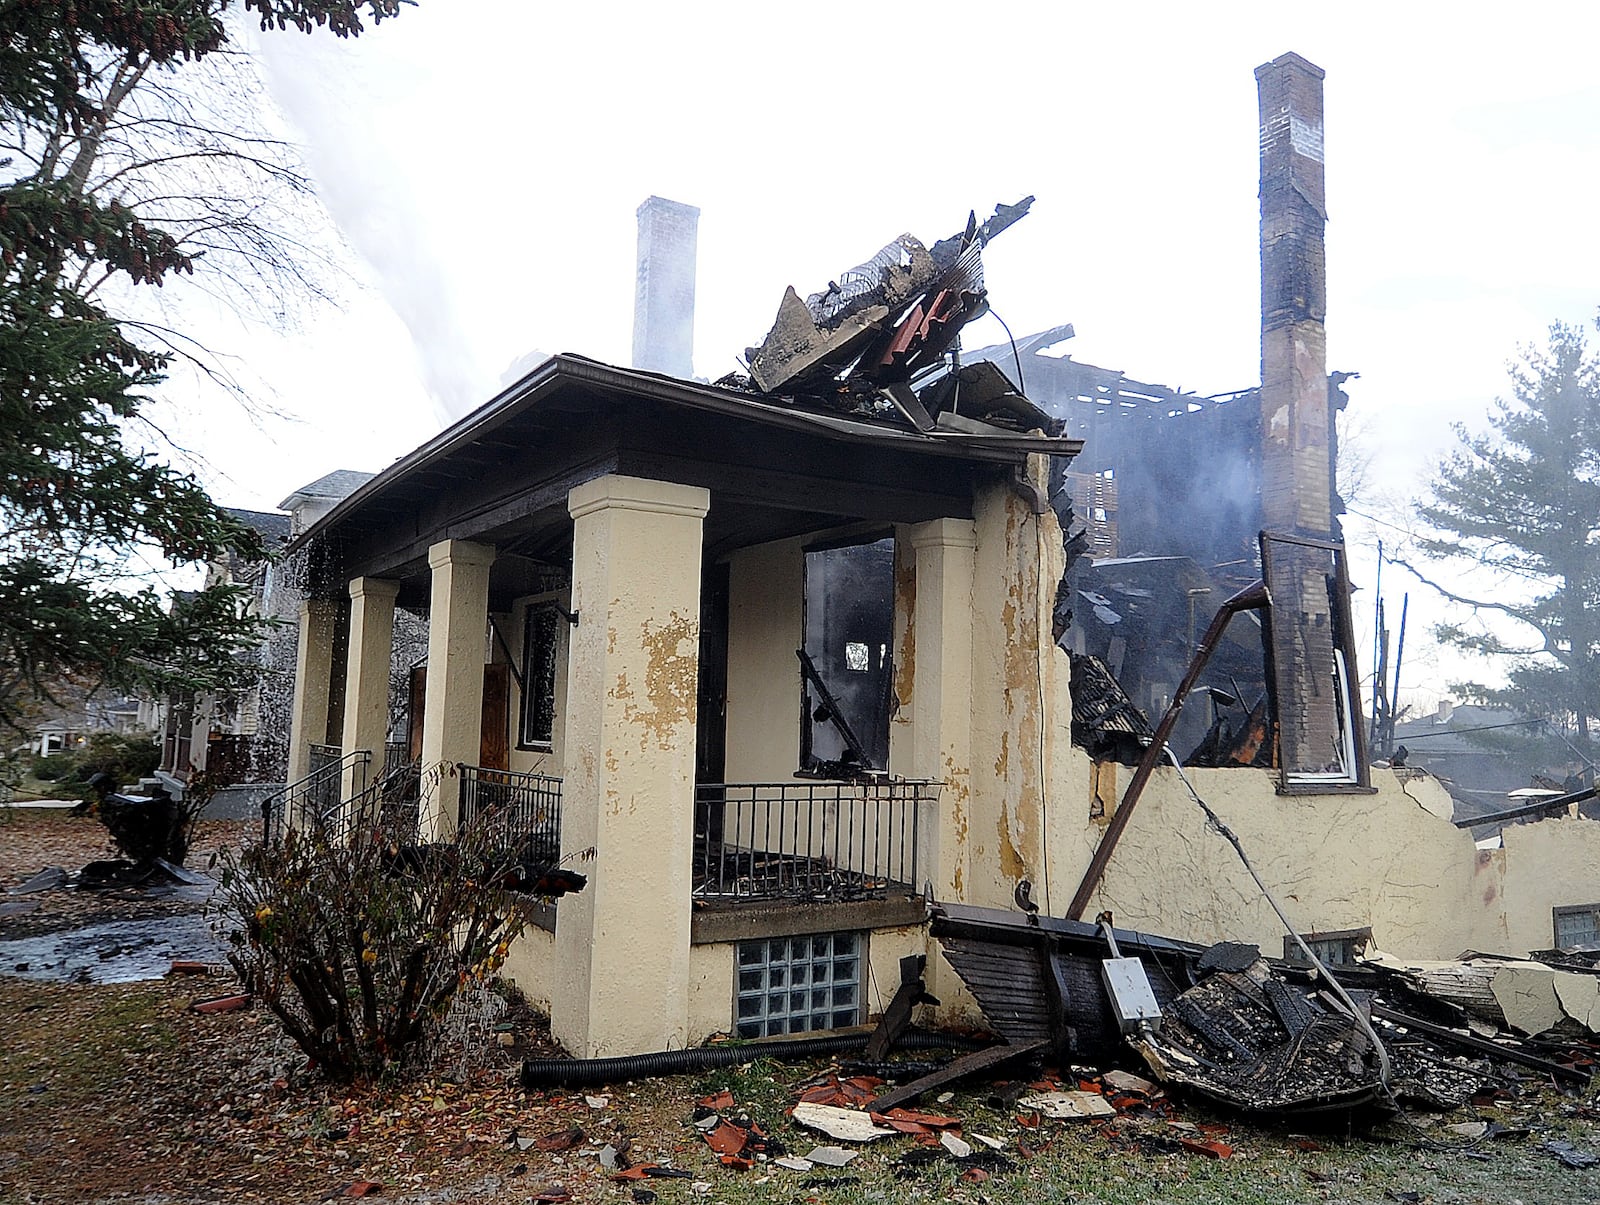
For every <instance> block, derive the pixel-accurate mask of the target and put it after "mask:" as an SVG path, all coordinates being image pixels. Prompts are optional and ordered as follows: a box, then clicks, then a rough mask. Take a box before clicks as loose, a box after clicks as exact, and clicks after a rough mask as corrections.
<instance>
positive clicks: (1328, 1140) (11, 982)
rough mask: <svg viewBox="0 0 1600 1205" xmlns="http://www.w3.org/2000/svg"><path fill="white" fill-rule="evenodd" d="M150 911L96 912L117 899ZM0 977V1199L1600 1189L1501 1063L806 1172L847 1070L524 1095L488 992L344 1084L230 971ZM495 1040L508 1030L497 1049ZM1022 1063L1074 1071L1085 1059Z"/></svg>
mask: <svg viewBox="0 0 1600 1205" xmlns="http://www.w3.org/2000/svg"><path fill="white" fill-rule="evenodd" d="M239 836H240V834H238V833H229V832H227V831H225V830H222V829H220V828H218V829H217V830H215V831H213V832H211V833H203V834H202V839H201V840H202V844H203V845H206V846H208V847H209V846H214V845H215V844H216V843H218V842H221V841H223V840H228V839H238V837H239ZM104 853H105V850H104V848H103V842H102V840H101V836H100V834H99V832H98V826H96V825H95V824H94V823H93V821H82V820H74V819H72V818H69V817H64V816H60V815H59V814H57V815H53V816H50V817H48V818H43V819H36V820H30V821H26V822H22V823H21V824H20V825H19V824H10V825H8V826H7V827H5V828H4V829H0V883H3V884H4V885H11V884H14V883H16V882H18V881H20V880H21V879H23V878H25V877H27V875H28V874H31V873H32V872H33V871H35V870H37V869H38V868H39V866H40V865H46V864H55V865H63V866H66V867H68V868H72V867H74V866H77V865H81V864H82V863H83V862H85V861H88V860H90V859H91V858H95V857H100V856H103V855H104ZM204 860H205V859H204V857H203V856H202V857H200V858H198V859H195V860H192V864H194V865H201V866H203V865H204ZM50 894H51V895H58V894H66V893H62V892H55V893H50ZM140 906H141V905H140V904H139V903H138V901H134V900H113V901H102V902H101V903H100V904H99V905H97V907H99V908H101V909H103V910H111V911H114V912H116V914H117V915H118V916H126V915H128V913H127V912H126V911H117V910H119V909H126V908H132V909H137V908H139V907H140ZM189 906H190V907H193V906H194V905H192V904H191V905H189ZM79 907H80V905H79V902H78V901H75V900H63V901H56V900H51V901H49V903H48V905H47V909H48V910H41V912H40V913H35V914H34V915H33V916H31V917H27V918H20V919H24V920H28V921H30V922H31V923H32V924H34V925H38V924H40V923H44V922H45V921H49V922H50V923H54V924H58V925H78V924H81V923H83V920H84V914H81V913H80V911H79ZM16 919H17V918H13V919H11V920H0V940H3V939H5V938H6V937H8V936H12V935H14V934H13V933H12V932H11V931H10V926H12V925H13V924H15V923H16ZM4 969H5V968H0V1203H3V1205H12V1203H16V1205H22V1203H28V1205H44V1203H52V1205H53V1203H55V1202H101V1201H121V1200H135V1201H141V1202H148V1203H149V1205H155V1203H157V1202H160V1203H162V1205H188V1203H194V1205H199V1203H202V1202H220V1201H223V1200H239V1199H244V1200H265V1201H284V1202H290V1201H319V1200H331V1199H339V1198H343V1197H348V1196H356V1195H375V1196H376V1197H377V1199H378V1200H380V1201H384V1200H387V1201H391V1202H411V1203H415V1205H424V1203H427V1205H433V1203H444V1202H455V1201H510V1202H519V1203H520V1202H532V1201H540V1202H559V1201H565V1200H571V1201H596V1202H618V1203H620V1205H652V1203H656V1202H659V1205H679V1203H694V1202H724V1203H728V1205H737V1203H740V1202H748V1201H758V1200H759V1201H775V1202H783V1203H785V1205H788V1203H794V1205H815V1203H819V1202H844V1203H847V1205H869V1203H871V1205H883V1203H886V1202H897V1201H902V1200H923V1199H927V1200H935V1199H937V1200H952V1201H959V1202H970V1203H972V1205H987V1203H994V1202H1006V1201H1018V1202H1020V1201H1029V1202H1032V1201H1047V1202H1063V1203H1066V1202H1073V1203H1075V1205H1083V1203H1091V1202H1104V1203H1107V1205H1134V1203H1136V1202H1137V1203H1143V1202H1148V1201H1163V1202H1166V1201H1170V1202H1194V1203H1200V1202H1206V1203H1211V1202H1260V1203H1262V1205H1265V1203H1268V1202H1271V1203H1272V1205H1280V1203H1282V1202H1319V1203H1320V1202H1332V1203H1335V1205H1337V1203H1343V1202H1384V1201H1400V1202H1419V1203H1423V1202H1439V1203H1445V1202H1449V1203H1462V1205H1465V1203H1469V1202H1471V1203H1488V1202H1496V1203H1501V1205H1509V1203H1511V1202H1521V1203H1522V1205H1563V1203H1565V1202H1578V1201H1595V1200H1600V1167H1591V1168H1588V1169H1581V1170H1580V1169H1572V1168H1569V1167H1566V1166H1564V1165H1563V1164H1562V1162H1561V1161H1560V1159H1559V1158H1558V1154H1557V1153H1556V1150H1553V1149H1551V1146H1550V1145H1549V1144H1562V1143H1565V1144H1568V1145H1569V1147H1570V1149H1571V1150H1573V1151H1575V1152H1577V1153H1578V1154H1579V1155H1581V1154H1583V1153H1586V1152H1595V1153H1600V1108H1597V1100H1596V1097H1595V1094H1594V1090H1593V1089H1590V1090H1588V1091H1584V1092H1575V1091H1561V1090H1558V1089H1556V1088H1554V1087H1552V1086H1550V1085H1546V1084H1541V1083H1538V1082H1537V1081H1536V1080H1532V1079H1526V1080H1522V1081H1509V1082H1508V1083H1507V1084H1506V1085H1504V1086H1503V1087H1502V1089H1501V1090H1500V1091H1499V1092H1496V1093H1494V1094H1492V1095H1490V1096H1485V1097H1483V1098H1480V1100H1479V1101H1478V1102H1477V1103H1476V1105H1475V1106H1474V1107H1472V1108H1468V1109H1463V1110H1458V1111H1457V1112H1455V1113H1452V1114H1447V1115H1442V1116H1441V1115H1434V1116H1428V1115H1421V1114H1418V1115H1413V1116H1412V1117H1410V1118H1404V1119H1400V1120H1398V1121H1387V1122H1384V1123H1382V1124H1379V1125H1376V1126H1373V1125H1356V1124H1352V1123H1351V1122H1350V1121H1349V1120H1348V1119H1345V1120H1342V1121H1338V1122H1334V1123H1329V1124H1328V1125H1327V1126H1326V1127H1325V1128H1323V1129H1321V1130H1319V1131H1317V1132H1310V1131H1308V1130H1307V1129H1306V1128H1305V1123H1304V1122H1301V1123H1298V1124H1297V1125H1296V1126H1295V1127H1293V1128H1284V1127H1274V1126H1263V1125H1259V1124H1253V1123H1247V1122H1245V1121H1243V1120H1241V1119H1239V1118H1237V1117H1226V1116H1221V1115H1218V1114H1216V1113H1214V1112H1212V1111H1210V1110H1208V1109H1206V1108H1204V1107H1201V1106H1199V1105H1197V1104H1194V1103H1191V1102H1185V1101H1181V1100H1162V1099H1160V1098H1159V1097H1158V1098H1157V1099H1155V1100H1153V1101H1152V1100H1143V1101H1130V1100H1121V1099H1117V1100H1116V1104H1117V1107H1118V1109H1119V1113H1118V1115H1117V1116H1116V1117H1113V1118H1111V1119H1109V1120H1105V1121H1099V1122H1094V1123H1089V1122H1055V1121H1050V1120H1048V1119H1045V1118H1041V1117H1040V1116H1039V1115H1038V1114H1036V1113H1032V1112H1030V1111H1029V1110H1028V1109H1026V1108H1022V1107H1020V1106H1019V1105H1018V1103H1017V1101H1016V1099H1015V1096H1016V1092H1017V1091H1018V1090H1019V1089H1020V1088H1021V1087H1023V1086H1024V1085H1021V1084H1019V1085H1015V1086H1012V1087H1011V1088H1009V1089H1008V1088H1007V1086H1006V1085H1004V1084H997V1083H994V1082H991V1081H988V1080H982V1081H977V1082H973V1083H970V1084H966V1085H963V1086H962V1087H961V1088H960V1089H959V1090H958V1091H956V1092H955V1093H953V1094H952V1095H950V1096H949V1097H948V1098H943V1097H941V1098H938V1099H935V1100H924V1101H923V1102H921V1107H922V1108H924V1109H928V1110H934V1111H936V1112H938V1113H940V1114H944V1115H947V1116H948V1117H949V1118H950V1119H951V1120H952V1121H954V1122H956V1123H957V1124H956V1125H955V1127H953V1132H955V1133H958V1134H959V1135H960V1136H961V1139H962V1142H964V1143H965V1144H966V1145H967V1146H968V1147H970V1148H971V1153H970V1154H968V1155H966V1156H964V1157H957V1155H956V1154H955V1153H953V1152H952V1151H951V1150H950V1148H949V1147H948V1146H945V1145H941V1144H940V1143H939V1141H938V1138H937V1136H936V1135H935V1136H929V1135H922V1136H920V1137H918V1136H916V1135H911V1134H897V1135H895V1136H893V1137H886V1138H883V1139H882V1140H879V1141H875V1142H873V1143H871V1144H870V1145H864V1146H860V1147H851V1148H850V1149H851V1150H853V1151H855V1152H856V1155H855V1157H854V1158H853V1159H852V1160H851V1162H849V1164H848V1166H845V1167H840V1168H830V1167H827V1166H824V1165H821V1164H819V1165H818V1166H816V1167H814V1168H811V1169H809V1170H801V1171H796V1170H789V1169H786V1168H783V1167H781V1166H779V1165H778V1164H776V1163H775V1162H773V1160H774V1159H776V1158H777V1157H779V1154H780V1152H781V1151H787V1152H788V1153H789V1154H790V1155H795V1154H798V1155H806V1154H808V1153H809V1152H811V1151H812V1149H813V1148H814V1147H816V1146H819V1145H830V1144H831V1140H830V1139H828V1138H825V1137H823V1136H821V1135H819V1134H815V1133H811V1132H808V1131H806V1130H804V1129H802V1128H801V1127H800V1126H799V1125H797V1124H796V1123H795V1122H794V1120H793V1118H792V1117H791V1116H790V1115H789V1111H790V1110H791V1109H792V1108H793V1106H794V1105H795V1103H796V1101H797V1100H798V1099H799V1096H800V1094H801V1092H802V1091H804V1090H805V1089H806V1087H807V1085H809V1084H814V1083H815V1082H816V1081H817V1080H818V1078H819V1077H822V1078H825V1077H827V1076H829V1075H840V1076H851V1075H857V1074H861V1073H862V1069H861V1068H859V1067H856V1066H852V1065H850V1064H848V1063H847V1064H845V1065H843V1066H841V1065H838V1064H828V1063H810V1064H793V1065H790V1064H778V1063H774V1062H770V1061H766V1060H763V1061H758V1062H755V1063H752V1064H749V1065H746V1066H744V1067H737V1068H732V1069H729V1070H725V1071H717V1072H708V1073H704V1074H700V1075H688V1076H679V1077H670V1078H660V1079H653V1080H643V1081H639V1082H637V1083H631V1084H619V1085H611V1086H609V1087H604V1088H588V1089H583V1090H576V1089H573V1090H560V1089H553V1090H548V1091H532V1092H525V1091H523V1090H522V1089H521V1088H520V1086H519V1084H518V1080H517V1075H516V1071H517V1068H518V1067H519V1065H520V1060H521V1058H522V1056H523V1055H524V1054H529V1053H531V1054H535V1055H540V1056H543V1055H547V1054H549V1053H550V1047H549V1043H548V1034H547V1032H546V1031H545V1029H544V1026H543V1022H542V1019H541V1018H539V1017H538V1016H537V1015H536V1014H534V1013H533V1012H531V1010H528V1009H527V1008H526V1007H525V1006H518V1005H515V1004H513V1005H511V1006H507V1005H506V1003H505V1002H504V1001H503V1000H502V998H501V996H500V995H498V994H493V993H480V994H479V995H478V996H475V997H474V998H472V999H469V1001H468V1002H467V1004H466V1006H464V1007H463V1008H462V1009H461V1010H460V1012H459V1015H458V1016H457V1017H455V1018H453V1020H452V1024H451V1026H450V1029H451V1033H450V1035H449V1038H448V1040H447V1041H446V1043H445V1044H444V1047H443V1049H442V1050H441V1052H440V1056H439V1058H438V1060H437V1062H436V1064H435V1066H434V1068H433V1070H432V1071H431V1073H430V1074H428V1075H426V1076H424V1077H422V1078H421V1079H418V1080H415V1081H411V1082H405V1083H393V1084H380V1085H377V1086H373V1087H369V1088H359V1089H350V1088H343V1087H338V1086H334V1085H330V1084H328V1083H326V1082H324V1081H323V1080H321V1079H320V1078H319V1077H318V1075H317V1074H316V1072H315V1070H314V1069H312V1068H309V1067H308V1066H307V1064H306V1059H305V1057H304V1056H303V1055H301V1054H300V1053H299V1052H298V1051H297V1050H296V1049H295V1048H294V1047H293V1046H292V1045H291V1044H290V1043H288V1042H287V1041H286V1040H285V1039H283V1038H282V1036H281V1035H280V1034H279V1033H278V1031H277V1029H276V1027H275V1025H274V1023H273V1021H272V1018H271V1017H270V1015H268V1014H267V1013H265V1012H264V1011H260V1010H243V1011H236V1012H227V1013H219V1014H197V1013H195V1012H192V1011H190V1009H189V1005H190V1004H191V1003H192V1002H193V1001H194V1000H195V999H197V998H203V997H210V996H216V995H221V994H223V993H225V992H226V991H228V990H229V989H230V987H232V986H233V983H232V980H231V977H229V976H228V975H226V974H214V975H208V976H196V977H180V978H173V977H169V978H167V979H165V980H154V981H145V982H139V983H130V984H107V985H81V984H70V985H69V984H53V983H39V982H29V981H23V980H20V979H16V978H9V977H5V975H4V974H3V971H4ZM501 1033H506V1034H508V1035H509V1038H508V1039H507V1040H509V1041H511V1042H512V1043H513V1044H512V1045H511V1046H509V1047H508V1046H505V1045H502V1039H501V1037H500V1034H501ZM919 1057H927V1056H919ZM1029 1074H1030V1075H1033V1076H1050V1077H1052V1078H1050V1079H1048V1080H1045V1081H1042V1082H1043V1083H1045V1084H1047V1085H1050V1086H1058V1087H1066V1088H1070V1087H1076V1086H1077V1084H1078V1080H1079V1078H1080V1075H1092V1074H1093V1073H1092V1072H1091V1071H1083V1072H1081V1073H1080V1072H1078V1071H1076V1070H1074V1069H1070V1068H1069V1069H1066V1072H1065V1075H1064V1076H1060V1075H1057V1073H1054V1072H1053V1071H1052V1069H1043V1070H1039V1069H1035V1070H1033V1071H1031V1072H1030V1073H1029ZM724 1090H725V1091H726V1092H727V1093H728V1098H725V1099H724V1100H723V1101H721V1102H718V1103H717V1105H716V1107H717V1108H718V1109H719V1111H720V1112H721V1114H722V1116H723V1117H725V1118H735V1119H737V1118H740V1117H741V1116H746V1115H747V1116H748V1119H749V1120H751V1121H753V1122H755V1123H756V1124H757V1125H758V1126H759V1127H760V1128H761V1129H762V1130H763V1131H764V1132H765V1133H766V1134H767V1135H768V1136H769V1138H770V1140H771V1142H772V1144H773V1145H772V1146H771V1147H770V1149H769V1150H768V1151H766V1152H765V1153H764V1154H765V1157H764V1158H761V1157H757V1158H755V1159H754V1161H753V1165H752V1166H750V1167H748V1168H735V1167H730V1166H725V1165H724V1164H723V1163H722V1162H721V1161H720V1160H719V1157H718V1154H717V1153H716V1152H715V1151H713V1150H712V1149H711V1148H710V1146H709V1145H708V1142H707V1140H706V1139H705V1137H703V1136H702V1133H701V1131H700V1130H698V1129H697V1128H696V1127H695V1125H694V1124H693V1122H694V1118H695V1116H696V1114H697V1113H699V1114H702V1115H703V1114H704V1112H705V1109H704V1108H702V1107H699V1106H698V1105H697V1102H699V1101H702V1100H705V1099H709V1098H710V1097H712V1096H713V1094H716V1093H719V1092H722V1091H724ZM729 1098H731V1102H732V1103H731V1104H730V1103H728V1099H729ZM1480 1119H1481V1120H1483V1121H1486V1122H1490V1123H1493V1128H1492V1129H1491V1130H1490V1131H1489V1133H1488V1134H1485V1135H1483V1136H1476V1137H1475V1136H1469V1135H1466V1134H1463V1133H1460V1132H1458V1131H1455V1130H1452V1129H1450V1128H1449V1127H1451V1126H1456V1125H1462V1124H1465V1123H1472V1122H1474V1121H1476V1120H1480ZM1493 1135H1498V1136H1493ZM980 1136H981V1137H980ZM986 1139H987V1140H992V1141H993V1142H994V1143H998V1144H999V1149H998V1150H996V1149H993V1148H991V1147H990V1145H989V1143H988V1142H987V1141H985V1140H986ZM839 1145H849V1144H839ZM607 1146H610V1147H612V1148H614V1149H616V1150H618V1151H620V1152H621V1156H620V1161H621V1165H626V1164H628V1163H630V1162H631V1163H633V1164H635V1165H643V1164H657V1165H659V1167H660V1168H661V1169H662V1170H664V1171H665V1172H667V1173H669V1174H668V1175H660V1174H656V1175H651V1176H645V1177H643V1178H639V1179H631V1180H621V1181H618V1180H617V1179H616V1178H615V1177H616V1175H617V1169H616V1168H608V1167H606V1166H603V1165H602V1162H601V1153H602V1151H603V1149H604V1148H605V1147H607ZM562 1148H565V1149H562ZM960 1149H961V1148H960V1144H957V1145H956V1150H957V1151H959V1150H960ZM1557 1149H1559V1146H1558V1147H1557ZM1580 1161H1581V1160H1580Z"/></svg>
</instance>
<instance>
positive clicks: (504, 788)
mask: <svg viewBox="0 0 1600 1205" xmlns="http://www.w3.org/2000/svg"><path fill="white" fill-rule="evenodd" d="M456 772H457V774H459V775H460V780H461V813H460V814H461V823H462V824H463V825H467V824H479V823H481V824H484V825H486V826H487V827H488V828H489V829H490V831H491V833H492V834H493V839H494V843H495V844H496V845H498V846H500V847H501V848H502V849H507V850H514V851H516V853H517V856H518V860H519V861H522V862H524V863H529V864H536V865H554V864H556V863H557V862H559V861H560V860H561V779H559V778H555V777H552V776H551V775H549V774H528V773H523V772H521V771H517V770H489V769H485V768H484V767H483V766H468V765H458V766H457V767H456Z"/></svg>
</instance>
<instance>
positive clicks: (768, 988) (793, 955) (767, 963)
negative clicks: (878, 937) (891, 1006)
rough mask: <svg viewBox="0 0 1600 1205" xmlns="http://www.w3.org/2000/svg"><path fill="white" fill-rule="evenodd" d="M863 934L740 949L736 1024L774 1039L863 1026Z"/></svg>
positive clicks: (773, 941) (744, 1032)
mask: <svg viewBox="0 0 1600 1205" xmlns="http://www.w3.org/2000/svg"><path fill="white" fill-rule="evenodd" d="M865 947H866V936H865V934H863V933H811V934H805V935H803V936H799V937H773V938H762V939H760V940H758V941H741V942H740V943H739V944H738V954H737V958H738V968H737V980H736V982H737V985H738V986H737V988H736V989H735V992H736V994H735V999H734V1018H735V1020H734V1023H735V1025H736V1026H737V1027H738V1034H739V1036H740V1037H741V1038H775V1037H781V1036H783V1035H785V1034H791V1033H810V1032H812V1031H814V1030H819V1029H845V1028H848V1027H849V1026H851V1025H856V1024H859V1023H860V1021H861V958H862V955H863V954H864V953H865Z"/></svg>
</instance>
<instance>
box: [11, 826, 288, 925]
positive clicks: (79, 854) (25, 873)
mask: <svg viewBox="0 0 1600 1205" xmlns="http://www.w3.org/2000/svg"><path fill="white" fill-rule="evenodd" d="M260 827H261V826H260V823H259V822H252V821H247V820H219V821H203V822H202V823H201V824H200V826H199V828H198V829H197V830H196V832H195V840H194V846H193V848H192V849H191V850H190V851H189V857H188V863H187V864H188V866H189V867H190V868H191V869H194V870H199V871H201V872H204V871H205V869H206V865H207V863H208V862H209V861H210V859H211V856H212V855H213V854H214V853H215V852H216V851H217V850H218V849H220V848H221V847H223V846H225V845H231V846H237V845H238V844H239V843H240V842H242V841H248V840H251V839H252V838H253V837H254V835H255V833H256V831H257V830H259V829H260ZM116 856H117V851H116V849H115V847H114V846H113V845H112V844H111V840H110V838H109V837H108V836H107V834H106V830H105V829H104V828H103V827H102V826H101V825H100V823H99V822H98V821H96V820H95V819H94V818H93V817H90V816H73V815H72V814H70V813H69V812H65V811H42V810H28V809H26V808H18V809H14V810H11V811H10V812H8V813H6V814H0V890H7V889H9V888H12V887H15V886H17V885H18V884H20V883H23V882H25V881H27V880H28V879H29V878H31V877H32V876H33V875H35V874H37V873H38V872H39V871H40V870H42V869H44V868H45V867H47V866H59V867H61V868H62V869H64V870H66V871H68V872H71V871H75V870H78V869H79V868H81V867H82V866H84V865H85V864H86V863H88V862H93V861H97V860H101V859H107V858H115V857H116ZM6 898H8V899H12V900H15V901H17V902H29V903H31V902H37V903H38V905H39V906H38V908H37V909H36V910H34V911H32V912H29V913H27V914H25V915H21V916H8V917H0V941H6V940H10V939H12V938H19V937H34V936H37V935H38V934H40V933H51V932H54V931H56V930H58V929H65V928H70V927H74V926H78V925H91V924H98V923H101V922H104V921H112V920H131V919H134V918H137V917H144V916H170V915H173V914H174V913H177V912H192V911H195V909H196V904H195V903H194V902H193V901H192V900H181V899H162V898H159V897H152V896H150V895H148V894H146V893H143V892H138V891H66V890H58V891H45V892H40V893H39V894H37V895H32V896H24V897H6Z"/></svg>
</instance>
